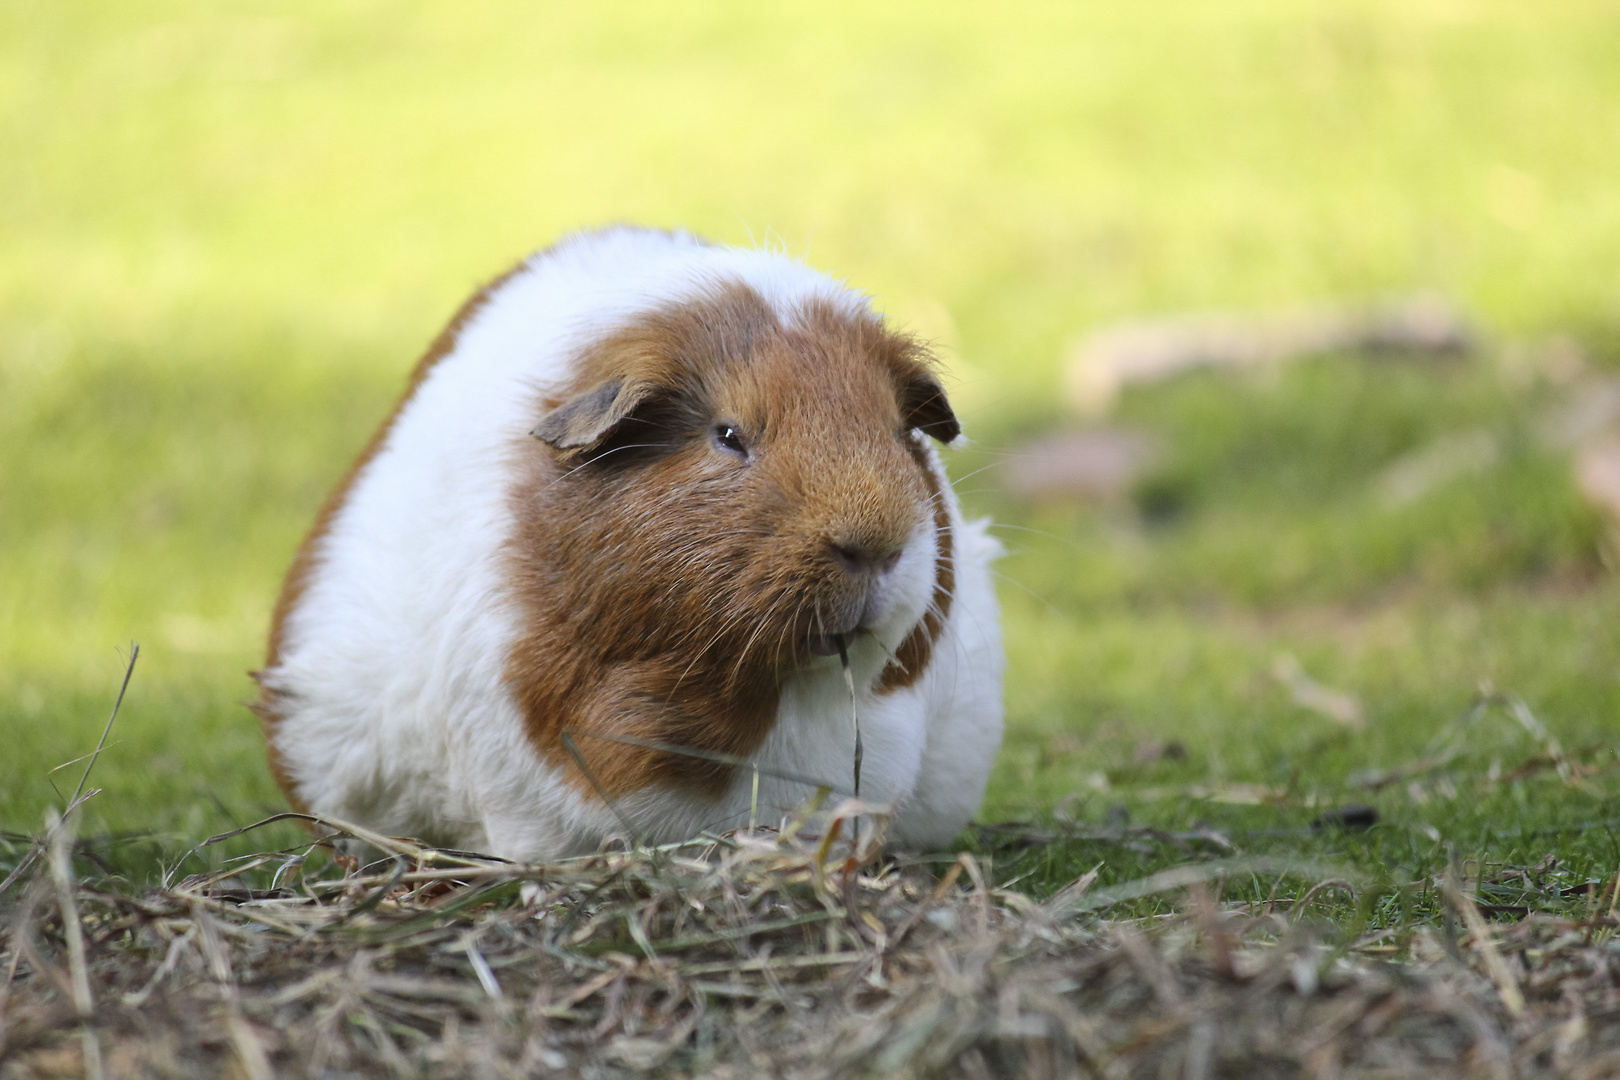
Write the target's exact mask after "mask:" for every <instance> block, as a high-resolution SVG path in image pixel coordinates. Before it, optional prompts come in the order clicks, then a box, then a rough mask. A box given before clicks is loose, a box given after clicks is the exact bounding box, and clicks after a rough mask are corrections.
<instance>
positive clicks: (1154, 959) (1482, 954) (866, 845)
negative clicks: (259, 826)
mask: <svg viewBox="0 0 1620 1080" xmlns="http://www.w3.org/2000/svg"><path fill="white" fill-rule="evenodd" d="M870 810H871V808H870V807H863V806H862V805H861V804H859V803H855V802H849V803H845V804H843V805H842V806H841V807H838V808H836V809H834V810H832V811H830V812H822V813H816V814H809V813H807V814H806V816H805V817H803V818H801V819H800V820H797V821H793V822H788V823H786V824H785V825H784V827H783V828H782V829H781V830H755V831H752V832H739V833H734V834H730V835H727V836H714V837H706V838H703V839H701V840H698V841H694V842H691V843H688V844H684V845H678V846H672V847H669V848H664V849H656V850H648V849H632V850H620V851H609V852H604V853H601V854H598V855H593V856H590V857H588V858H581V859H575V860H570V861H565V862H560V863H557V864H554V865H547V866H518V865H513V864H510V863H505V862H500V861H497V860H493V859H489V858H484V857H480V856H473V855H467V854H464V853H456V852H447V851H441V850H434V849H430V848H424V847H422V846H419V845H417V844H414V843H411V842H408V841H402V840H396V839H392V838H387V837H382V836H377V835H375V834H371V833H368V832H366V831H364V830H361V829H355V828H351V827H346V826H340V825H339V824H338V823H335V822H330V821H321V822H314V823H313V824H314V825H315V827H316V828H317V829H318V831H319V832H321V833H322V834H324V838H323V839H322V840H321V841H319V842H317V843H314V844H312V845H311V846H310V847H308V848H305V849H302V850H298V851H284V852H275V853H264V854H261V855H257V856H253V857H250V858H248V859H246V860H242V861H239V862H238V864H237V865H236V866H235V868H234V869H232V870H228V871H224V872H217V873H213V874H209V875H199V876H196V877H193V878H189V879H187V880H184V881H179V882H175V883H171V884H169V885H167V886H166V887H162V888H153V889H150V890H147V891H145V892H141V893H138V894H137V893H133V892H130V891H127V890H126V891H122V892H120V891H115V890H110V889H107V888H104V887H100V886H98V885H96V884H94V883H88V884H87V883H84V882H80V881H77V880H75V877H74V874H73V870H72V867H73V860H72V857H71V852H70V848H69V844H68V842H67V829H66V828H62V829H58V830H56V831H55V833H54V834H52V835H50V836H48V837H47V838H45V839H44V841H43V842H42V844H41V845H40V851H41V852H42V858H40V859H39V860H38V862H37V863H36V865H35V868H34V870H33V872H32V876H31V877H27V876H25V877H22V878H19V881H18V887H14V888H13V890H12V895H11V897H10V898H9V900H10V902H11V907H10V910H9V911H8V913H7V919H6V927H5V930H4V936H3V937H0V1062H3V1064H0V1076H4V1077H6V1078H8V1080H9V1078H12V1077H36V1076H68V1075H72V1076H78V1075H96V1074H97V1073H98V1072H100V1073H102V1074H104V1075H107V1076H119V1077H123V1076H165V1077H166V1076H175V1077H192V1076H214V1075H243V1076H248V1077H254V1078H258V1077H266V1076H272V1075H354V1076H373V1075H377V1076H421V1075H428V1076H476V1077H485V1076H488V1077H507V1076H519V1075H535V1074H542V1073H547V1072H554V1071H561V1072H565V1073H567V1074H578V1075H595V1076H616V1075H626V1074H632V1073H639V1072H647V1071H652V1072H659V1073H663V1074H667V1075H713V1076H766V1075H768V1076H787V1077H823V1076H828V1077H830V1076H864V1075H874V1076H932V1075H952V1076H954V1075H963V1076H1053V1077H1060V1076H1107V1077H1135V1076H1155V1077H1157V1076H1181V1077H1214V1076H1243V1077H1257V1076H1292V1075H1309V1076H1320V1077H1331V1076H1347V1077H1348V1076H1381V1077H1390V1076H1414V1077H1415V1076H1423V1077H1439V1076H1469V1077H1473V1076H1500V1077H1513V1076H1517V1077H1532V1076H1554V1075H1556V1076H1590V1077H1597V1076H1609V1075H1614V1074H1615V1073H1616V1072H1620V939H1616V938H1614V937H1613V936H1612V935H1613V931H1614V928H1615V927H1616V925H1617V922H1616V918H1615V915H1614V896H1613V889H1612V888H1611V889H1610V890H1608V891H1607V894H1606V895H1602V896H1595V897H1593V899H1592V903H1591V904H1590V905H1589V914H1588V916H1587V918H1586V919H1585V920H1584V921H1574V920H1556V919H1550V918H1544V917H1543V918H1532V919H1527V920H1525V921H1521V922H1517V923H1513V924H1506V925H1499V924H1491V923H1488V922H1486V921H1485V919H1484V918H1483V917H1482V915H1481V913H1480V911H1479V909H1478V908H1477V907H1476V906H1475V904H1474V902H1473V900H1472V899H1471V898H1470V896H1469V894H1468V891H1467V889H1466V887H1464V886H1462V885H1460V884H1459V883H1458V881H1457V879H1456V878H1455V877H1448V878H1447V879H1446V880H1442V881H1439V882H1436V883H1435V885H1436V887H1437V888H1438V889H1440V890H1442V891H1443V892H1444V893H1445V894H1446V895H1447V896H1448V898H1449V900H1450V902H1451V908H1450V910H1451V911H1452V912H1453V913H1454V914H1455V915H1456V918H1455V919H1450V920H1448V921H1447V922H1446V924H1445V928H1442V929H1435V928H1431V927H1427V926H1419V927H1416V928H1415V929H1413V930H1411V931H1408V932H1403V933H1402V934H1395V933H1392V932H1389V931H1385V932H1382V933H1379V934H1376V935H1372V936H1369V937H1367V938H1364V939H1361V940H1356V941H1342V940H1340V941H1335V940H1333V931H1332V929H1331V928H1330V927H1325V926H1319V925H1314V924H1312V923H1311V922H1310V921H1308V920H1307V919H1305V918H1303V917H1301V915H1300V914H1299V913H1301V912H1304V911H1305V910H1306V909H1308V908H1309V907H1310V905H1311V901H1312V900H1313V898H1315V897H1316V896H1318V895H1319V894H1321V893H1322V892H1323V891H1325V890H1328V889H1334V888H1354V885H1353V883H1350V882H1334V881H1331V880H1328V879H1325V878H1322V879H1320V880H1319V881H1318V883H1316V884H1314V885H1313V884H1312V877H1311V875H1312V874H1314V875H1318V876H1319V875H1321V874H1322V873H1323V872H1324V871H1323V870H1322V868H1309V867H1294V868H1289V867H1286V866H1281V865H1276V864H1274V863H1273V862H1268V861H1266V860H1242V859H1228V860H1222V861H1219V862H1215V863H1204V864H1194V865H1190V866H1187V867H1183V868H1179V869H1177V870H1173V871H1168V872H1165V873H1161V874H1157V875H1154V876H1153V878H1151V879H1146V880H1144V881H1140V882H1135V883H1132V884H1130V885H1129V886H1122V887H1115V888H1113V889H1110V890H1101V889H1094V888H1093V887H1092V884H1091V882H1092V877H1093V875H1087V876H1085V877H1082V878H1081V879H1079V880H1078V881H1076V882H1075V883H1074V884H1072V885H1071V886H1070V887H1068V888H1066V889H1064V890H1062V891H1060V892H1059V893H1057V894H1056V895H1054V896H1052V897H1050V898H1048V899H1046V900H1045V901H1044V902H1036V901H1035V900H1032V899H1030V898H1029V897H1027V896H1025V895H1022V894H1020V893H1018V892H1016V891H1011V890H1008V889H998V888H994V887H992V885H991V884H990V881H989V876H988V874H987V871H986V868H984V867H981V866H980V865H979V864H978V863H977V862H975V861H974V859H973V858H972V857H971V856H968V855H963V856H961V857H959V858H958V859H957V860H956V861H954V862H950V863H936V864H933V865H932V866H930V865H928V864H925V863H921V862H915V861H906V860H897V859H893V858H889V857H886V856H884V855H883V854H882V853H881V847H880V843H881V835H880V834H881V824H882V819H881V817H878V816H873V815H868V814H866V812H867V811H870ZM858 814H860V815H865V816H862V817H859V818H857V817H856V815H858ZM857 821H859V822H860V823H861V825H862V843H861V845H860V847H859V849H858V850H854V849H852V847H851V845H850V844H849V843H848V842H847V841H846V840H844V839H842V837H845V836H847V835H848V833H849V832H850V830H851V827H852V826H853V825H854V824H855V823H856V822H857ZM345 836H346V837H347V839H342V838H343V837H345ZM333 840H338V841H339V844H338V847H340V848H341V847H342V846H343V845H348V846H349V849H350V850H360V849H361V848H360V846H359V845H363V846H364V850H366V851H369V852H371V854H372V855H380V858H377V859H376V860H375V861H372V862H370V863H367V864H362V863H361V862H360V860H359V859H358V858H356V857H354V856H353V855H348V854H340V853H335V851H336V849H334V848H333V846H332V841H333ZM323 850H324V851H329V852H334V854H333V855H332V857H331V858H326V857H324V856H323V855H322V854H321V852H322V851H323ZM317 863H319V864H320V868H319V869H318V870H317V869H314V867H315V866H316V864H317ZM1248 874H1260V875H1270V876H1273V877H1275V878H1276V879H1277V881H1278V890H1277V892H1278V894H1279V895H1289V896H1295V897H1297V898H1298V902H1296V903H1290V902H1287V901H1281V900H1278V901H1274V902H1272V903H1268V904H1265V905H1247V904H1244V905H1231V904H1222V903H1221V902H1220V900H1219V897H1218V890H1219V881H1220V880H1221V878H1222V877H1224V876H1228V875H1233V876H1235V875H1248ZM254 881H257V882H258V883H259V887H250V886H249V884H248V883H249V882H254ZM19 889H20V891H19ZM1182 889H1185V890H1188V891H1187V894H1186V903H1185V904H1184V905H1183V906H1182V909H1181V913H1180V914H1178V915H1176V916H1173V917H1167V918H1159V919H1153V920H1145V921H1111V920H1110V919H1109V918H1108V912H1109V909H1110V906H1111V905H1112V904H1114V903H1116V902H1118V901H1120V900H1123V899H1125V898H1126V897H1127V896H1133V895H1141V894H1143V893H1144V892H1149V891H1155V890H1157V891H1170V890H1182Z"/></svg>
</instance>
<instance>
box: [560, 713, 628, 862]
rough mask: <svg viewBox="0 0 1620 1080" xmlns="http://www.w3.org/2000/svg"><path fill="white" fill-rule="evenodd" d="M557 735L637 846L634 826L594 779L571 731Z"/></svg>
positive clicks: (564, 730) (563, 731)
mask: <svg viewBox="0 0 1620 1080" xmlns="http://www.w3.org/2000/svg"><path fill="white" fill-rule="evenodd" d="M558 734H559V735H560V736H561V737H562V744H563V749H564V750H566V751H568V756H569V757H571V758H573V759H574V764H575V765H578V766H579V771H580V772H582V773H584V774H585V779H586V780H587V781H589V782H590V785H591V787H592V788H593V789H594V790H595V791H596V794H597V797H598V798H600V799H601V800H602V801H603V802H604V803H606V804H607V808H608V809H609V810H611V811H613V816H614V817H616V818H618V819H619V824H620V825H622V826H623V827H624V835H625V837H626V838H627V839H628V840H629V841H630V843H632V844H639V843H640V837H638V836H637V835H636V828H635V826H634V825H632V824H630V819H629V818H627V817H625V816H624V811H622V810H620V809H619V804H618V803H617V802H616V801H614V798H613V796H611V795H609V794H608V793H607V789H606V788H604V787H603V786H602V783H601V781H599V780H598V779H597V778H596V774H595V773H594V772H592V771H591V767H590V766H589V765H587V764H586V763H585V755H584V754H582V753H580V752H579V747H578V746H577V745H576V744H575V742H574V733H573V729H572V728H563V729H562V731H560V732H558ZM581 734H589V732H582V733H581Z"/></svg>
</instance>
